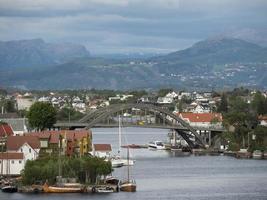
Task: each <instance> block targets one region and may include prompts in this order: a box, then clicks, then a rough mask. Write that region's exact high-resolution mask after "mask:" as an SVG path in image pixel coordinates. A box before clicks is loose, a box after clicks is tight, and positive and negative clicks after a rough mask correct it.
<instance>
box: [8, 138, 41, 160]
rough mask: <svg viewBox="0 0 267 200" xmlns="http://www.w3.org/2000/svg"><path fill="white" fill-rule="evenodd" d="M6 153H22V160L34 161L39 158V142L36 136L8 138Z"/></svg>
mask: <svg viewBox="0 0 267 200" xmlns="http://www.w3.org/2000/svg"><path fill="white" fill-rule="evenodd" d="M6 149H7V152H12V153H23V155H24V156H23V157H24V160H25V161H27V160H35V159H36V158H38V156H39V151H40V142H39V138H38V137H36V136H8V137H7V143H6Z"/></svg>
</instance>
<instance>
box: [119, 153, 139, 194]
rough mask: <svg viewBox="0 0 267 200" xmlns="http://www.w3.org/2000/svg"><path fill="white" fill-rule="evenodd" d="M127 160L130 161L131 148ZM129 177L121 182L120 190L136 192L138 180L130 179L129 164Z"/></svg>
mask: <svg viewBox="0 0 267 200" xmlns="http://www.w3.org/2000/svg"><path fill="white" fill-rule="evenodd" d="M127 160H128V161H129V148H128V149H127ZM127 175H128V179H127V180H126V181H123V182H121V183H120V190H121V191H124V192H135V191H136V182H135V180H131V179H130V166H129V164H128V173H127Z"/></svg>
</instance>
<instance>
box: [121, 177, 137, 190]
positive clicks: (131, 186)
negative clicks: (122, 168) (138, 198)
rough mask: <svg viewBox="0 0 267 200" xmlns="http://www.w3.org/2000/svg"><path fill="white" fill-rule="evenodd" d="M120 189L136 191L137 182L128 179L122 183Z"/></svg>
mask: <svg viewBox="0 0 267 200" xmlns="http://www.w3.org/2000/svg"><path fill="white" fill-rule="evenodd" d="M120 190H121V191H123V192H136V183H135V181H134V180H127V181H125V182H122V183H121V184H120Z"/></svg>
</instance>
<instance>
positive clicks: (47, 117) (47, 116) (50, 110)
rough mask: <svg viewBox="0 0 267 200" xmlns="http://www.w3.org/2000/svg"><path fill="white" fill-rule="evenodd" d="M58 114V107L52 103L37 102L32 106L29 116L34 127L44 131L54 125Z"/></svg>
mask: <svg viewBox="0 0 267 200" xmlns="http://www.w3.org/2000/svg"><path fill="white" fill-rule="evenodd" d="M56 114H57V113H56V109H55V108H54V107H53V106H52V105H51V104H49V103H44V102H36V103H34V104H33V105H32V106H31V107H30V109H29V112H28V113H27V117H28V120H29V124H30V126H31V127H32V128H35V129H37V130H41V131H43V130H44V129H46V128H51V127H52V126H53V124H54V123H55V122H56Z"/></svg>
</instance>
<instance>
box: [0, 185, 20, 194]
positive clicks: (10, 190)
mask: <svg viewBox="0 0 267 200" xmlns="http://www.w3.org/2000/svg"><path fill="white" fill-rule="evenodd" d="M17 191H18V188H17V187H15V186H5V187H2V192H6V193H14V192H17Z"/></svg>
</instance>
